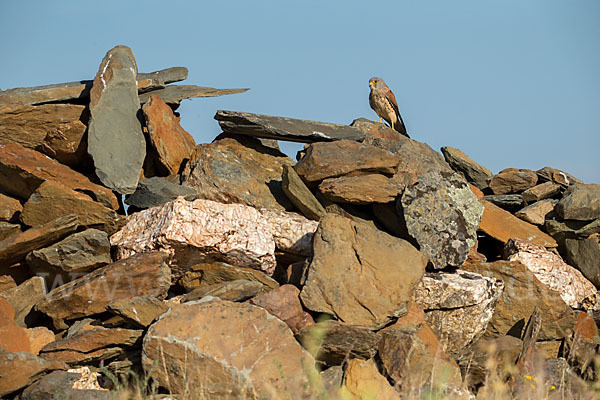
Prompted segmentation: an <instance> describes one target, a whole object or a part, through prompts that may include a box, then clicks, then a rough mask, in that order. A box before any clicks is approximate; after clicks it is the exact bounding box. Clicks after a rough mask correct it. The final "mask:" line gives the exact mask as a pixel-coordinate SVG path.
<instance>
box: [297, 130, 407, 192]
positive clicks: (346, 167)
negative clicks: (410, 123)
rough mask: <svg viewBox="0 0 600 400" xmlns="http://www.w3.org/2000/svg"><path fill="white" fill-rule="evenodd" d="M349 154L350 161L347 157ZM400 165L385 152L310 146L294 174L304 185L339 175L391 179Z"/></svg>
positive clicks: (349, 145) (350, 145) (347, 145)
mask: <svg viewBox="0 0 600 400" xmlns="http://www.w3.org/2000/svg"><path fill="white" fill-rule="evenodd" d="M349 154H352V157H348V155H349ZM399 162H400V160H399V158H398V157H397V156H395V155H394V154H392V153H390V152H389V151H387V150H383V149H377V148H375V147H373V146H370V145H366V144H362V143H357V142H352V141H349V140H342V141H336V142H318V143H313V144H311V145H310V146H309V147H308V149H307V150H306V154H305V155H304V157H302V159H301V160H300V161H298V164H296V167H295V170H296V172H297V173H298V175H300V177H302V179H303V180H304V181H306V182H317V181H320V180H323V179H326V178H335V177H338V176H342V175H348V174H350V173H353V174H369V173H382V174H388V175H393V174H394V173H395V172H396V170H397V167H398V163H399Z"/></svg>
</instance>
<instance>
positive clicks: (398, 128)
mask: <svg viewBox="0 0 600 400" xmlns="http://www.w3.org/2000/svg"><path fill="white" fill-rule="evenodd" d="M394 129H395V130H396V131H398V132H399V133H400V134H401V135H404V136H406V137H407V138H409V139H410V136H408V132H406V125H404V121H402V117H401V116H398V121H396V123H395V124H394Z"/></svg>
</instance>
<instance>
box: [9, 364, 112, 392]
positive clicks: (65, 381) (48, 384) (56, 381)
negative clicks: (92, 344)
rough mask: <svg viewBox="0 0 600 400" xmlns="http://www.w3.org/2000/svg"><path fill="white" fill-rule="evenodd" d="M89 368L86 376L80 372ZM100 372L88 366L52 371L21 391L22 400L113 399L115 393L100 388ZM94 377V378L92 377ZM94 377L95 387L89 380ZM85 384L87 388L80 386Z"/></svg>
mask: <svg viewBox="0 0 600 400" xmlns="http://www.w3.org/2000/svg"><path fill="white" fill-rule="evenodd" d="M81 370H87V372H86V375H87V376H86V377H84V375H83V374H82V373H81V372H80V371H81ZM97 375H99V374H98V373H94V372H91V371H90V370H89V368H88V367H82V368H78V369H69V370H67V371H52V372H50V373H49V374H46V375H44V376H42V377H41V378H40V379H38V380H36V381H35V382H34V383H33V384H32V385H30V386H28V387H27V388H26V389H25V390H23V392H22V393H21V397H20V399H21V400H40V399H44V400H65V399H70V400H75V399H85V400H112V399H113V398H114V393H113V392H110V391H108V390H107V389H102V388H100V385H99V384H98V381H97ZM92 377H93V378H92ZM90 378H92V379H93V383H94V386H95V387H94V388H88V387H89V386H90V384H89V380H90ZM82 385H85V387H86V388H85V389H83V388H79V386H82Z"/></svg>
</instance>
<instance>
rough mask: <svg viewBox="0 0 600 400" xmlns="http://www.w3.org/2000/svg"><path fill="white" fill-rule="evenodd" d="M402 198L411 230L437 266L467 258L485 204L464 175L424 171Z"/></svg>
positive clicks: (407, 223) (454, 264) (455, 262)
mask: <svg viewBox="0 0 600 400" xmlns="http://www.w3.org/2000/svg"><path fill="white" fill-rule="evenodd" d="M398 201H400V202H401V205H402V209H403V212H404V219H405V220H406V227H407V229H408V233H409V234H410V235H411V236H412V237H413V238H414V239H415V240H416V241H417V243H419V245H420V247H421V252H423V253H424V254H426V255H427V256H428V257H429V260H430V261H431V263H432V264H433V267H434V268H435V269H442V268H445V267H446V266H448V265H450V266H454V267H458V266H460V265H462V264H463V263H464V262H465V260H466V259H467V255H468V253H469V250H470V249H471V247H473V246H474V245H475V242H476V241H477V228H478V227H479V222H480V221H481V217H482V215H483V206H482V205H481V204H480V203H479V201H478V200H477V197H476V196H475V194H473V192H472V191H471V189H470V188H469V185H468V184H467V182H465V180H464V178H463V177H462V176H460V175H459V174H457V173H448V172H437V171H432V172H428V173H426V174H423V175H420V176H419V181H418V182H417V183H416V184H414V185H410V186H408V187H407V188H406V189H405V190H404V194H403V195H402V198H401V199H399V200H398Z"/></svg>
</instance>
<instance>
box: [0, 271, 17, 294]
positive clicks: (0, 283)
mask: <svg viewBox="0 0 600 400" xmlns="http://www.w3.org/2000/svg"><path fill="white" fill-rule="evenodd" d="M14 287H17V284H16V282H15V280H14V279H13V277H12V276H10V275H0V292H4V291H5V290H8V289H12V288H14Z"/></svg>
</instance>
